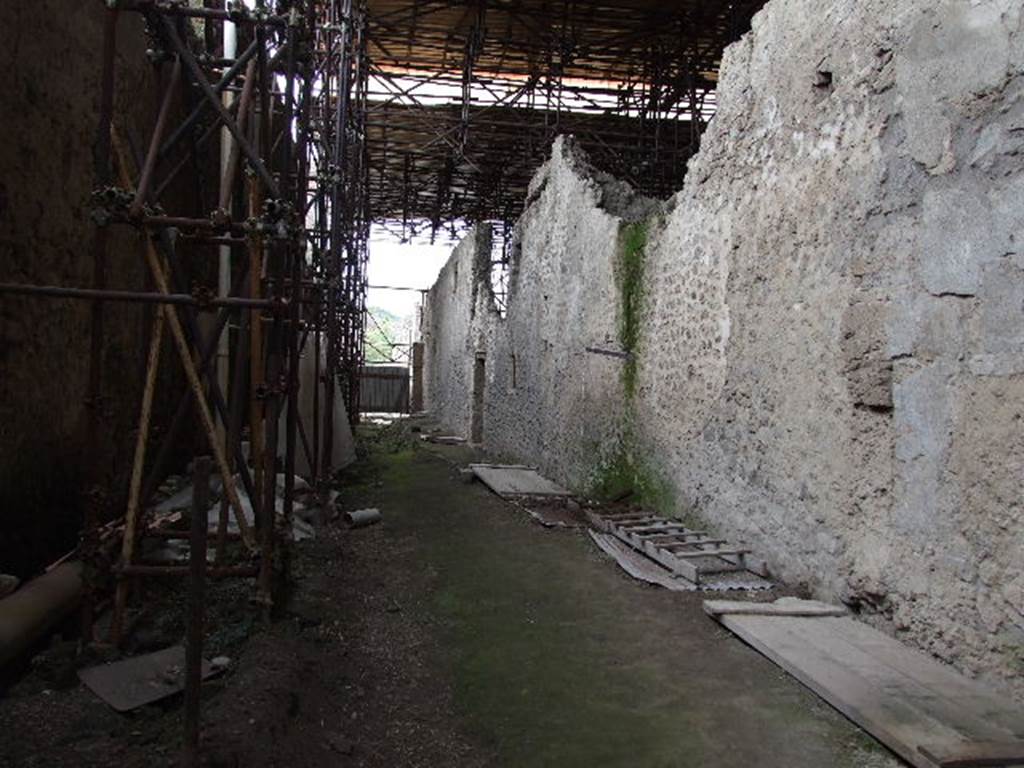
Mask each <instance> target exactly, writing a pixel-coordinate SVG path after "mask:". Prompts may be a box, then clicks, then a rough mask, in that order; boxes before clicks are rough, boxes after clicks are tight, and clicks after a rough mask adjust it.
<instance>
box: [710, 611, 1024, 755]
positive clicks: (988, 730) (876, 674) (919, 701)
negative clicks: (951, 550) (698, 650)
mask: <svg viewBox="0 0 1024 768" xmlns="http://www.w3.org/2000/svg"><path fill="white" fill-rule="evenodd" d="M716 618H717V619H718V620H719V621H720V622H721V623H722V624H723V625H724V626H726V627H728V628H729V629H730V630H732V631H733V632H735V633H736V634H737V635H738V636H739V637H740V638H742V639H743V640H745V641H746V642H747V643H749V644H750V645H751V646H753V647H754V648H755V649H757V650H758V651H760V652H761V653H763V654H764V655H765V656H767V657H768V658H769V659H771V660H772V661H774V662H775V663H776V664H778V665H779V666H780V667H782V668H783V669H785V670H786V671H787V672H789V673H790V674H791V675H793V676H794V677H795V678H797V679H798V680H799V681H800V682H802V683H803V684H804V685H806V686H807V687H808V688H810V689H811V690H813V691H814V692H815V693H817V694H818V695H819V696H821V697H822V698H823V699H825V700H826V701H827V702H828V703H829V704H831V705H832V706H834V707H835V708H836V709H838V710H839V711H840V712H842V713H843V714H845V715H846V716H847V717H849V718H850V719H851V720H853V721H854V722H855V723H857V724H858V725H860V726H861V727H862V728H864V729H865V730H867V731H868V732H870V733H871V734H872V735H873V736H875V738H877V739H878V740H879V741H881V742H882V743H884V744H885V745H886V746H888V747H889V748H890V749H892V750H893V751H894V752H896V753H897V754H898V755H900V756H901V757H903V758H904V759H905V760H907V761H908V762H909V763H911V764H912V765H915V766H917V767H918V768H935V766H937V765H942V763H941V762H936V760H935V759H933V758H932V757H929V756H928V755H932V756H937V755H943V754H952V755H955V754H963V750H967V749H969V748H970V747H971V745H972V744H982V743H986V744H999V745H1001V746H1002V747H1003V748H1004V749H1005V748H1007V745H1011V746H1012V745H1019V746H1021V747H1024V741H1022V740H1024V709H1022V708H1021V707H1019V706H1017V705H1016V704H1014V703H1013V702H1012V701H1011V700H1009V699H1008V698H1005V697H1002V696H999V695H998V694H996V693H994V692H992V691H991V690H989V689H988V688H986V687H985V686H983V685H981V684H980V683H977V682H975V681H973V680H969V679H968V678H966V677H964V676H963V675H960V674H958V673H956V672H955V671H953V670H952V669H950V668H948V667H946V666H943V665H942V664H940V663H939V662H937V661H934V660H932V659H930V658H928V657H927V656H925V655H924V654H922V653H919V652H917V651H914V650H911V649H910V648H907V647H906V646H904V645H902V644H901V643H899V642H898V641H897V640H895V639H893V638H891V637H889V636H888V635H884V634H882V633H881V632H879V631H877V630H875V629H872V628H871V627H869V626H867V625H866V624H863V623H861V622H859V621H856V620H854V619H852V618H838V617H829V616H825V617H806V616H780V615H774V616H768V615H754V614H749V613H746V614H729V613H725V614H720V615H718V616H717V617H716ZM922 748H923V750H922ZM925 752H928V755H926V754H925ZM995 764H996V765H1008V766H1009V765H1015V763H1012V762H1008V763H995ZM959 765H961V766H965V765H969V764H964V763H960V764H959ZM977 765H993V763H977Z"/></svg>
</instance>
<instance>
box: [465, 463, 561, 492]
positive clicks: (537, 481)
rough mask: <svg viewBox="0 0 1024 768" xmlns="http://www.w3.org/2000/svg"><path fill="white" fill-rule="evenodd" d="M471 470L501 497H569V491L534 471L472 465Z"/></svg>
mask: <svg viewBox="0 0 1024 768" xmlns="http://www.w3.org/2000/svg"><path fill="white" fill-rule="evenodd" d="M469 468H470V469H471V470H472V471H473V474H474V475H476V476H477V477H478V478H480V480H481V481H482V482H483V483H484V485H486V486H487V487H488V488H490V489H491V490H492V491H494V492H495V493H497V494H498V495H499V496H569V495H571V494H570V493H569V491H567V490H565V489H564V488H562V487H560V486H558V485H555V484H554V483H553V482H551V481H550V480H548V479H547V478H546V477H542V476H541V475H540V474H538V473H537V471H536V470H534V469H528V468H525V467H513V466H508V467H503V466H492V465H484V464H470V465H469Z"/></svg>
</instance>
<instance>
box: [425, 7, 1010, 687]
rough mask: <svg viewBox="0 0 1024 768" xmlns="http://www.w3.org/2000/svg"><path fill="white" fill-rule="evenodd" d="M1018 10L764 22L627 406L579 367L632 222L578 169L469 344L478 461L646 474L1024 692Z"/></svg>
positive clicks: (615, 390) (539, 207) (804, 12)
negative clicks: (636, 459) (479, 413)
mask: <svg viewBox="0 0 1024 768" xmlns="http://www.w3.org/2000/svg"><path fill="white" fill-rule="evenodd" d="M1021 8H1022V4H1021V3H1020V2H1009V1H1004V2H996V1H994V0H993V1H990V2H985V1H979V2H974V3H963V2H953V1H952V0H948V1H946V2H938V3H936V2H932V1H931V0H929V1H925V0H898V2H892V0H867V1H866V2H858V3H849V2H842V1H840V0H833V1H827V2H820V1H819V0H814V1H813V2H812V0H771V2H769V3H768V5H767V6H766V7H765V9H764V10H763V11H762V12H761V13H760V14H759V15H758V16H757V17H756V18H755V21H754V25H753V31H752V32H751V33H750V34H749V35H747V36H746V37H745V38H744V39H743V40H741V41H740V42H739V43H737V44H736V45H734V46H732V47H731V48H730V49H729V51H728V52H727V55H726V57H725V62H724V65H723V73H722V80H721V85H720V90H719V105H720V106H719V111H718V114H717V116H716V117H715V119H714V121H713V122H712V125H711V127H710V129H709V131H708V132H707V134H706V135H705V137H704V143H703V148H702V151H701V153H700V155H698V156H697V158H696V159H695V160H694V161H693V163H692V164H691V168H690V171H689V175H688V178H687V183H686V187H685V189H684V190H683V191H682V192H680V193H679V194H678V195H676V196H675V198H673V199H672V200H671V201H669V202H668V204H667V205H666V206H665V208H664V209H663V210H662V211H661V212H660V213H658V214H655V215H651V216H649V217H648V219H647V221H646V234H647V237H646V248H645V249H644V269H643V283H642V289H641V291H640V295H639V296H638V297H636V298H637V299H638V303H639V312H640V323H639V327H640V329H641V333H640V338H639V339H638V341H637V345H636V349H635V350H634V352H635V366H636V367H635V386H626V385H625V377H624V375H623V373H624V363H623V362H622V361H618V360H616V359H614V358H607V357H597V356H594V355H588V354H586V353H585V352H584V351H583V350H584V347H585V346H588V345H596V346H600V345H602V344H610V345H611V346H614V343H613V341H614V340H615V339H616V338H617V332H618V328H619V327H620V323H621V320H622V314H623V306H622V305H623V286H622V274H621V264H622V237H621V232H622V229H623V225H624V224H625V222H627V221H629V220H630V218H631V217H630V216H629V215H623V214H624V211H623V209H622V206H621V205H614V206H609V205H608V204H607V202H606V201H605V200H604V199H603V197H604V194H603V192H602V190H603V189H604V188H609V189H610V187H608V185H607V184H602V183H601V182H602V180H599V179H596V178H595V177H594V175H593V174H592V173H589V172H588V171H587V170H586V169H585V167H583V164H582V163H581V162H578V161H576V160H574V156H573V153H572V152H571V151H570V150H569V149H568V148H567V147H566V145H564V144H559V145H557V146H556V148H555V152H554V153H553V157H552V160H551V161H550V162H549V164H548V165H547V166H546V167H545V168H544V169H542V170H541V171H540V172H539V174H538V180H537V182H535V185H534V190H533V195H532V196H531V200H530V201H529V205H528V206H527V211H526V213H525V214H524V216H523V219H522V220H521V222H520V224H519V237H520V240H519V242H520V245H521V252H520V253H519V254H518V256H517V257H516V261H515V264H514V275H513V278H514V279H513V284H514V287H513V293H512V296H511V300H510V305H509V310H508V316H507V318H506V319H500V318H495V317H493V316H490V315H484V314H482V313H481V312H480V311H479V309H474V312H473V317H472V319H471V320H470V321H469V323H468V324H467V326H466V327H467V328H470V329H471V333H472V334H473V336H474V338H475V339H476V341H475V342H474V343H475V344H476V345H477V346H479V345H480V344H481V343H487V344H490V345H491V346H490V348H489V349H488V352H487V354H488V357H489V359H495V360H497V361H499V363H500V364H499V365H498V366H491V367H489V368H488V389H487V396H486V403H487V405H486V408H487V414H488V416H487V419H488V422H487V425H486V426H485V439H486V444H487V446H488V447H489V448H492V449H494V450H495V451H497V452H499V453H502V454H505V455H507V456H509V457H510V458H515V459H517V460H521V461H524V462H529V463H532V464H537V465H539V466H541V467H542V468H543V469H544V470H545V471H547V472H548V473H550V474H551V475H552V476H554V477H555V478H556V479H558V480H561V481H563V482H565V483H568V484H570V485H572V486H573V487H574V488H577V489H578V490H581V491H586V490H588V485H589V482H590V481H591V480H592V479H593V478H594V477H595V476H596V475H599V474H600V472H601V468H602V465H603V464H604V463H606V462H607V459H608V457H609V456H611V455H613V454H614V453H615V452H616V451H622V450H626V451H627V452H629V453H631V454H635V455H642V456H643V457H644V461H645V463H646V464H647V465H648V466H649V467H650V468H651V471H653V472H654V473H656V474H657V475H658V476H659V477H660V478H661V479H662V480H664V482H665V483H666V484H667V485H668V486H670V487H671V489H672V490H673V491H674V497H675V499H674V501H675V508H676V510H677V511H679V512H687V513H692V514H694V515H696V516H698V517H700V518H702V519H703V520H704V521H705V522H706V523H707V524H709V525H711V526H712V527H714V528H716V529H718V530H719V531H720V532H721V533H723V534H725V535H727V536H728V537H730V538H731V539H733V540H737V541H741V542H745V543H748V544H750V545H752V546H753V547H755V548H756V549H757V550H758V552H759V554H762V555H764V556H765V557H766V558H767V559H768V561H769V563H770V564H771V566H772V567H773V569H774V570H775V572H776V573H777V574H778V575H779V576H781V577H782V578H784V579H786V580H788V581H791V582H797V583H803V584H806V585H807V586H808V587H809V588H810V589H812V590H813V591H814V592H815V593H817V594H819V595H821V596H824V597H828V598H832V599H839V600H843V601H845V602H847V603H849V604H851V605H854V606H857V607H858V608H860V609H861V610H862V614H863V615H864V616H865V618H867V619H868V620H869V621H872V622H874V623H876V624H878V625H880V626H882V627H883V628H885V629H887V630H889V631H891V632H894V633H895V634H897V635H898V636H900V637H901V638H903V639H905V640H906V641H908V642H911V643H913V644H916V645H918V646H919V647H921V648H923V649H925V650H928V651H930V652H932V653H934V654H935V655H936V656H938V657H939V658H942V659H944V660H946V661H949V662H951V663H953V664H954V665H956V666H957V667H958V668H960V669H962V670H964V671H967V672H970V673H977V674H982V675H984V676H986V677H988V678H989V679H992V680H994V681H997V682H999V683H1000V684H1004V685H1006V686H1007V687H1008V688H1009V689H1011V690H1012V691H1014V692H1015V693H1016V694H1017V695H1018V696H1021V697H1024V511H1022V507H1021V494H1020V484H1021V479H1022V477H1024V420H1022V412H1024V324H1022V322H1021V321H1022V320H1024V257H1022V256H1021V252H1020V245H1019V243H1018V240H1019V238H1020V237H1021V234H1020V232H1021V226H1020V225H1021V223H1022V221H1024V194H1022V192H1024V159H1022V158H1024V154H1022V153H1021V149H1022V147H1024V101H1022V95H1024V90H1022V89H1024V77H1022V76H1021V75H1022V65H1024V31H1022V30H1021V23H1022V19H1021ZM810 20H813V23H810ZM634 218H635V217H634ZM439 299H440V297H435V298H434V303H435V311H436V304H437V303H438V301H439ZM453 311H458V310H455V309H454V307H453ZM449 322H451V321H449ZM428 325H429V323H428ZM435 329H436V326H435ZM435 332H436V331H435ZM475 351H476V350H475ZM512 354H515V356H516V386H515V387H511V388H510V386H509V379H510V377H509V375H508V373H507V371H506V370H505V368H507V366H505V364H504V363H501V361H503V360H505V359H510V358H511V355H512ZM503 366H504V367H503ZM467 370H469V369H467ZM438 399H443V396H441V395H440V393H438V392H437V390H436V389H435V390H434V392H433V394H432V396H428V402H427V405H428V408H433V401H434V400H438ZM464 402H467V407H468V401H464ZM450 407H451V406H449V408H450ZM453 426H455V425H454V424H453Z"/></svg>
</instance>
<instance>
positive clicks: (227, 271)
mask: <svg viewBox="0 0 1024 768" xmlns="http://www.w3.org/2000/svg"><path fill="white" fill-rule="evenodd" d="M223 41H224V58H225V59H234V58H235V56H236V55H237V54H238V30H237V28H236V27H235V24H234V22H231V21H225V22H224V37H223ZM221 99H222V100H223V103H224V107H225V108H229V107H230V106H231V102H232V101H233V99H234V94H232V93H231V92H230V91H229V90H227V89H225V91H224V93H223V95H222V96H221ZM231 142H232V137H231V131H229V130H228V129H227V128H221V129H220V178H221V184H229V185H230V184H231V179H226V178H224V174H225V172H226V171H227V168H228V165H229V164H230V162H231V160H230V158H231ZM225 199H226V200H227V208H228V211H229V212H230V210H231V191H230V190H228V195H227V197H226V198H225ZM229 293H231V246H230V245H222V246H220V247H219V249H218V259H217V295H218V296H221V297H226V296H227V295H228V294H229ZM229 343H230V334H228V332H227V330H225V331H224V332H223V333H222V334H221V335H220V339H218V341H217V384H218V385H219V386H220V391H221V392H223V393H224V394H225V396H227V391H228V378H229V370H230V367H231V365H230V358H231V349H230V346H229ZM226 434H227V425H226V424H224V423H223V422H221V423H219V424H218V437H219V439H220V442H221V443H222V444H223V443H225V442H226Z"/></svg>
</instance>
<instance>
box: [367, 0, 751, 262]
mask: <svg viewBox="0 0 1024 768" xmlns="http://www.w3.org/2000/svg"><path fill="white" fill-rule="evenodd" d="M763 4H764V2H763V0H736V1H735V2H722V1H720V0H719V1H716V0H675V2H667V3H666V2H653V1H651V0H464V1H463V2H450V1H447V0H371V1H370V3H369V14H368V18H367V25H368V27H367V37H368V39H369V66H370V72H369V103H368V106H367V118H366V131H367V134H366V136H367V138H366V143H367V153H368V155H369V158H370V162H369V165H370V181H371V183H370V209H371V211H372V215H373V218H374V222H375V223H377V224H379V225H382V226H384V227H386V228H388V229H389V230H390V231H391V232H393V233H395V234H396V236H398V237H401V238H413V237H416V236H418V235H422V234H423V233H429V235H430V236H431V237H435V236H437V235H438V234H439V233H441V232H443V231H444V228H446V227H447V228H448V230H449V231H448V234H449V235H450V236H452V237H456V236H458V235H459V234H460V233H461V232H463V231H464V230H465V228H466V227H467V226H469V225H472V224H475V223H478V222H494V223H495V224H497V225H498V227H499V231H498V234H499V238H497V240H496V242H501V241H502V238H501V237H500V235H501V234H502V233H503V232H505V231H507V230H508V229H509V228H510V225H511V224H512V223H513V222H514V221H515V220H516V219H517V218H518V215H519V213H520V212H521V211H522V208H523V204H524V201H525V200H526V197H527V193H528V186H529V182H530V179H531V178H532V176H533V174H534V173H535V172H536V170H537V168H538V167H539V166H540V164H541V163H543V162H544V160H546V159H547V156H548V153H549V150H550V146H551V143H552V141H553V140H554V138H555V137H556V136H558V135H559V134H573V135H575V137H576V139H577V141H578V142H579V144H580V145H581V146H582V147H583V148H584V149H585V150H586V151H587V154H588V155H589V157H590V159H591V161H592V162H593V163H594V164H595V165H596V166H597V167H598V168H599V169H600V170H603V171H606V172H609V173H611V174H613V175H614V176H616V177H618V178H620V179H624V180H626V181H628V182H629V183H630V184H631V185H632V186H633V187H634V188H635V189H636V190H637V191H638V192H640V193H641V194H645V195H649V196H655V197H666V196H668V195H670V194H672V193H673V192H676V191H678V190H679V189H680V187H681V186H682V181H683V177H684V175H685V173H686V163H687V160H688V159H689V158H690V157H691V156H692V155H693V154H694V153H695V152H696V151H697V150H698V148H699V146H700V136H701V133H702V132H703V130H704V128H705V127H706V126H707V122H708V120H709V119H710V117H711V115H712V114H713V112H714V107H715V86H716V84H717V79H718V69H719V66H720V63H721V57H722V51H723V50H724V48H725V46H726V45H728V44H729V43H731V42H732V41H734V40H736V39H737V38H738V37H739V36H740V35H741V34H743V33H744V32H745V31H747V30H748V29H749V28H750V20H751V17H752V16H753V14H754V13H755V12H756V11H757V10H759V9H760V7H761V6H762V5H763Z"/></svg>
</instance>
